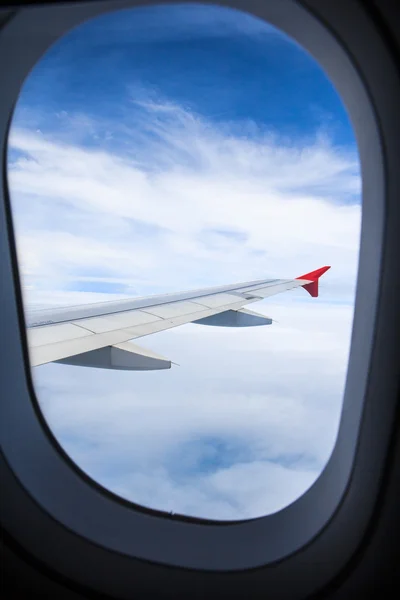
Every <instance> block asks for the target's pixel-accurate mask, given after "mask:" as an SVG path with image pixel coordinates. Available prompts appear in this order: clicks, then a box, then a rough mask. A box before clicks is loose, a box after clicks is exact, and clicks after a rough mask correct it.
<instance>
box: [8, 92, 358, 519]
mask: <svg viewBox="0 0 400 600" xmlns="http://www.w3.org/2000/svg"><path fill="white" fill-rule="evenodd" d="M124 106H125V107H126V108H125V114H124V118H123V119H122V120H118V121H116V120H112V119H107V118H99V117H96V116H94V115H91V114H84V113H82V112H80V113H73V112H68V111H64V112H59V113H57V114H51V115H48V119H49V121H50V122H51V128H47V129H46V128H45V127H43V128H39V129H38V130H35V129H33V128H30V129H29V128H26V127H22V126H21V125H20V124H19V120H18V111H17V113H16V119H15V123H14V127H13V128H12V131H11V135H10V140H9V146H10V152H9V186H10V191H11V199H12V206H13V216H14V224H15V229H16V233H17V245H18V256H19V261H20V269H21V273H22V282H23V285H24V295H25V302H26V305H27V306H32V305H36V306H38V305H56V304H76V303H80V302H82V303H84V302H85V301H96V300H99V301H101V300H104V299H109V298H111V297H117V296H118V297H122V296H127V295H128V296H132V295H145V294H151V293H158V292H167V291H179V290H183V289H190V288H196V287H201V286H210V285H222V284H228V283H234V282H236V281H246V280H252V279H258V278H266V277H269V276H271V277H296V276H299V275H301V274H303V273H305V272H307V271H310V270H313V269H315V268H318V267H320V266H322V265H325V264H329V265H332V269H331V271H329V272H328V273H327V274H326V275H325V276H324V278H323V279H322V280H321V290H320V298H318V299H311V298H309V297H308V296H306V294H305V292H304V291H303V290H297V291H293V292H290V293H288V294H283V295H282V296H277V297H276V298H273V299H271V300H269V301H264V302H261V303H259V304H258V305H257V306H255V305H254V307H253V308H254V309H255V310H260V312H263V313H264V314H266V315H268V316H271V317H273V318H274V319H276V321H277V322H275V323H274V324H273V325H271V326H267V327H264V328H250V329H239V330H235V329H232V330H229V329H225V328H212V327H201V326H198V325H197V326H196V325H187V326H184V327H181V328H178V329H177V330H172V331H168V332H164V333H160V334H157V335H155V336H151V337H149V338H145V339H143V340H142V342H143V345H144V346H146V347H148V348H151V349H153V350H155V351H156V352H159V353H161V354H164V355H165V356H168V357H169V358H171V359H172V360H173V361H174V362H176V363H178V364H179V365H180V366H179V367H175V368H173V369H171V370H170V371H167V372H154V373H126V372H109V371H102V370H96V373H95V376H94V374H93V370H91V369H84V368H76V367H67V366H61V365H55V364H54V365H46V366H43V367H40V368H37V369H35V370H34V381H35V386H36V390H37V393H38V397H39V401H40V404H41V406H42V409H43V412H44V415H45V417H46V419H47V420H48V422H49V424H50V426H51V428H52V430H53V432H54V433H55V435H56V437H57V438H58V439H59V440H60V442H61V444H62V445H63V446H64V448H65V449H66V451H67V452H68V453H69V454H70V455H71V457H72V458H73V459H74V460H75V461H76V463H77V464H78V465H79V466H80V467H81V468H82V469H83V470H85V471H86V472H87V473H88V474H89V475H90V476H91V477H93V478H94V479H96V480H97V481H99V482H100V483H101V484H102V485H104V486H105V487H108V488H109V489H111V490H113V491H114V492H116V493H118V494H121V495H122V496H124V497H126V498H129V499H131V500H133V501H134V502H137V503H141V504H143V505H145V506H148V507H151V508H156V509H160V510H166V511H174V512H179V513H183V514H188V515H194V516H200V517H206V518H214V519H240V518H250V517H256V516H260V515H264V514H267V513H270V512H274V511H276V510H279V509H281V508H282V507H284V506H286V505H287V504H289V503H290V502H292V501H294V500H295V499H296V498H297V497H298V496H299V495H301V494H302V493H303V492H304V491H305V490H306V489H307V488H308V487H309V486H310V485H311V484H312V482H313V481H315V479H316V478H317V477H318V475H319V473H320V472H321V470H322V468H323V467H324V465H325V463H326V461H327V459H328V457H329V455H330V452H331V451H332V448H333V445H334V440H335V436H336V432H337V427H338V423H339V418H340V409H341V400H342V395H343V389H344V382H345V373H346V368H347V357H348V352H349V343H350V334H351V324H352V314H353V300H354V287H355V279H356V270H357V259H358V243H359V232H360V217H361V208H360V204H359V196H360V176H359V165H358V157H357V154H356V152H355V151H354V149H352V148H347V147H346V148H345V147H339V146H337V145H334V144H333V142H332V140H331V139H330V138H329V137H328V136H327V135H326V134H322V133H321V132H316V133H314V134H313V135H312V136H308V137H304V138H302V139H298V138H296V139H288V138H285V137H281V136H278V135H277V134H276V133H274V134H272V133H271V131H270V130H268V129H266V128H265V127H261V126H260V125H257V124H256V123H254V122H252V121H251V120H247V121H237V122H225V123H224V122H218V123H216V122H214V121H212V120H211V119H208V118H206V117H204V116H202V115H200V114H198V113H196V112H194V111H193V110H191V109H190V107H188V106H181V105H178V104H176V103H175V102H173V101H169V100H166V99H163V98H161V97H160V96H158V95H157V94H154V93H146V90H143V89H137V88H135V87H131V88H130V89H128V92H127V98H126V99H125V101H124ZM39 121H40V119H39Z"/></svg>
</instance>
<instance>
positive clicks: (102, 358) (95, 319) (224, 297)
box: [28, 267, 330, 371]
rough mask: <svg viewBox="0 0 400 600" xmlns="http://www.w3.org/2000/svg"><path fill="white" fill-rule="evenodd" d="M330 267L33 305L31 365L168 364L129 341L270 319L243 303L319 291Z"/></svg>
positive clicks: (149, 366)
mask: <svg viewBox="0 0 400 600" xmlns="http://www.w3.org/2000/svg"><path fill="white" fill-rule="evenodd" d="M329 268H330V267H322V268H321V269H317V270H316V271H312V272H310V273H307V274H305V275H302V276H301V277H297V278H296V279H265V280H257V281H250V282H245V283H238V284H233V285H226V286H219V287H213V288H203V289H198V290H192V291H187V292H181V293H179V294H163V295H160V296H149V297H145V298H135V299H128V300H117V301H109V302H98V303H96V304H86V305H83V306H70V307H61V308H56V309H44V310H36V311H32V313H31V314H30V316H29V318H28V345H29V354H30V360H31V365H32V366H39V365H42V364H45V363H49V362H61V363H63V364H71V365H72V364H73V365H77V366H90V367H97V368H106V369H124V370H133V371H138V370H139V371H143V370H158V369H168V368H170V367H171V361H170V360H168V359H166V358H164V357H162V356H159V355H157V354H155V353H154V352H151V351H150V350H147V349H145V348H141V347H139V346H136V345H134V344H132V343H128V342H131V341H132V340H135V339H136V338H139V337H144V336H146V335H151V334H153V333H157V332H159V331H165V330H166V329H171V328H172V327H178V326H179V325H184V324H186V323H197V324H201V325H211V326H220V327H252V326H258V325H270V324H271V323H272V319H270V318H269V317H265V316H264V315H260V314H258V313H256V312H253V311H251V310H248V309H246V308H244V306H246V305H247V304H251V303H253V302H258V301H259V300H263V299H264V298H268V297H270V296H274V295H275V294H280V293H282V292H286V291H289V290H291V289H295V288H297V287H303V288H304V289H305V290H306V291H307V292H308V293H309V294H310V295H311V296H312V297H317V296H318V280H319V278H320V277H321V276H322V275H323V274H324V273H325V272H326V271H327V270H328V269H329Z"/></svg>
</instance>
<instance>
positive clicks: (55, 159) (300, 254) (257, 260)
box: [9, 103, 360, 296]
mask: <svg viewBox="0 0 400 600" xmlns="http://www.w3.org/2000/svg"><path fill="white" fill-rule="evenodd" d="M165 112H166V113H167V114H168V117H167V119H164V114H165ZM137 118H138V117H137V114H136V119H137ZM72 123H74V120H73V119H72ZM150 124H151V127H150ZM247 128H248V125H247V124H245V125H244V126H243V130H242V132H240V131H238V129H239V128H238V125H236V130H237V131H236V133H234V134H233V133H230V134H228V133H227V125H223V126H214V125H213V124H212V123H211V122H207V121H206V120H205V119H202V118H201V117H200V116H199V115H195V114H192V113H190V112H189V111H187V110H184V109H183V108H181V107H177V106H175V105H173V104H171V103H170V104H165V105H162V104H157V105H154V103H151V104H150V108H149V107H146V110H145V111H144V114H143V115H142V119H141V127H140V128H133V127H132V128H131V129H130V128H129V127H128V126H127V125H125V126H124V130H123V132H122V133H120V132H119V131H118V127H116V131H115V132H114V137H113V139H114V140H116V141H115V143H114V148H113V147H112V145H111V146H110V147H109V148H107V149H104V150H101V149H98V148H96V149H90V148H86V147H82V146H76V145H73V144H71V141H70V139H68V142H65V141H64V139H63V135H64V134H63V131H61V132H59V131H57V130H53V132H52V133H51V135H50V134H48V135H45V134H43V133H37V132H33V133H32V132H29V131H26V130H20V129H14V130H13V131H12V133H11V136H10V147H11V148H12V149H13V150H14V151H18V152H19V153H22V154H21V155H20V156H17V157H15V155H14V158H13V160H12V161H11V164H10V169H9V181H10V188H11V191H12V196H13V202H14V204H13V205H14V211H15V214H16V218H17V221H16V225H17V228H18V233H19V249H20V259H21V264H22V268H23V270H26V271H27V272H30V273H31V274H33V273H34V274H35V277H36V280H40V279H42V280H50V279H51V278H52V277H55V276H56V279H57V285H56V287H60V286H61V287H62V279H63V277H64V278H65V279H66V280H67V279H68V280H70V278H71V276H73V275H74V273H76V271H77V269H79V268H81V265H82V264H85V265H86V266H87V269H88V271H87V272H88V275H89V273H90V272H91V271H93V270H94V269H95V270H101V269H103V270H106V271H107V272H108V274H109V275H110V277H111V278H112V279H116V278H117V279H118V277H120V278H121V280H126V277H127V275H128V277H129V276H132V278H133V279H134V278H135V277H137V275H138V274H139V273H140V275H141V276H144V277H146V278H147V287H146V290H148V289H149V288H150V287H152V286H154V289H155V290H156V289H162V288H163V287H164V288H166V289H167V288H168V289H171V288H176V287H179V286H182V285H184V286H186V287H187V286H189V287H190V286H192V285H197V284H206V283H207V282H208V283H209V284H213V283H217V282H218V283H220V282H222V281H225V280H228V281H229V280H231V279H232V277H233V279H243V278H244V279H251V278H257V277H264V276H266V275H271V276H274V275H277V274H278V276H288V277H290V276H294V275H296V274H297V272H299V273H300V272H301V271H303V270H307V269H308V268H310V269H312V268H314V266H315V263H316V260H317V257H318V261H317V262H321V261H322V262H323V263H328V264H332V265H334V270H335V272H336V274H337V275H336V279H337V277H338V276H339V273H340V279H341V281H342V284H343V286H347V287H348V294H349V295H350V296H351V293H352V292H351V290H352V288H353V285H354V279H355V269H356V262H357V253H356V251H355V247H356V244H355V243H354V240H355V239H357V238H358V235H359V227H360V206H359V204H358V203H357V202H356V199H357V198H358V192H359V185H360V183H359V174H358V162H357V157H356V156H355V155H354V153H351V152H349V151H348V150H342V149H340V148H336V147H334V146H333V145H332V144H331V143H330V142H329V140H328V139H326V138H319V137H318V136H317V137H316V138H315V139H314V140H313V141H312V142H311V143H310V144H309V145H306V144H305V143H304V142H300V143H298V144H297V145H296V144H295V143H294V142H291V143H290V144H289V143H287V142H286V143H284V142H283V143H280V142H279V140H278V139H276V137H273V136H271V135H269V134H268V132H259V133H258V135H253V137H250V136H246V135H245V132H246V129H247ZM101 129H102V127H101V122H97V123H96V130H101ZM68 138H70V136H69V135H68ZM122 140H124V142H125V144H124V146H127V145H128V141H129V152H127V153H125V154H124V155H123V156H122V155H121V150H120V148H121V145H122V144H121V141H122ZM150 167H151V169H150ZM211 231H213V232H214V234H213V235H212V234H211V233H210V232H211ZM227 231H229V232H230V234H228V235H225V236H224V235H223V234H222V235H221V234H218V233H216V232H227ZM229 235H231V237H232V236H235V239H236V241H238V239H239V238H240V239H241V240H242V242H241V243H240V244H233V243H229V240H228V236H229ZM217 238H219V242H217ZM222 238H225V239H224V240H223V239H222ZM50 247H51V248H52V252H48V248H50ZM28 248H29V251H28ZM210 259H212V261H213V269H212V270H211V271H210V269H209V261H210ZM289 261H290V262H289ZM289 264H291V265H293V267H291V268H290V269H289V271H291V270H292V268H293V271H292V272H288V265H289ZM207 280H208V281H207ZM155 282H157V284H156V285H154V283H155ZM51 287H54V286H53V285H52V286H51Z"/></svg>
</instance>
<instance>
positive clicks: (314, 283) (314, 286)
mask: <svg viewBox="0 0 400 600" xmlns="http://www.w3.org/2000/svg"><path fill="white" fill-rule="evenodd" d="M328 269H330V267H321V268H320V269H317V270H316V271H311V273H307V274H306V275H302V276H301V277H296V279H308V281H311V283H305V284H304V285H302V286H301V287H303V288H304V289H305V290H307V292H308V293H309V294H310V296H312V297H313V298H317V297H318V279H319V278H320V277H321V275H323V274H324V273H326V272H327V271H328Z"/></svg>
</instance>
